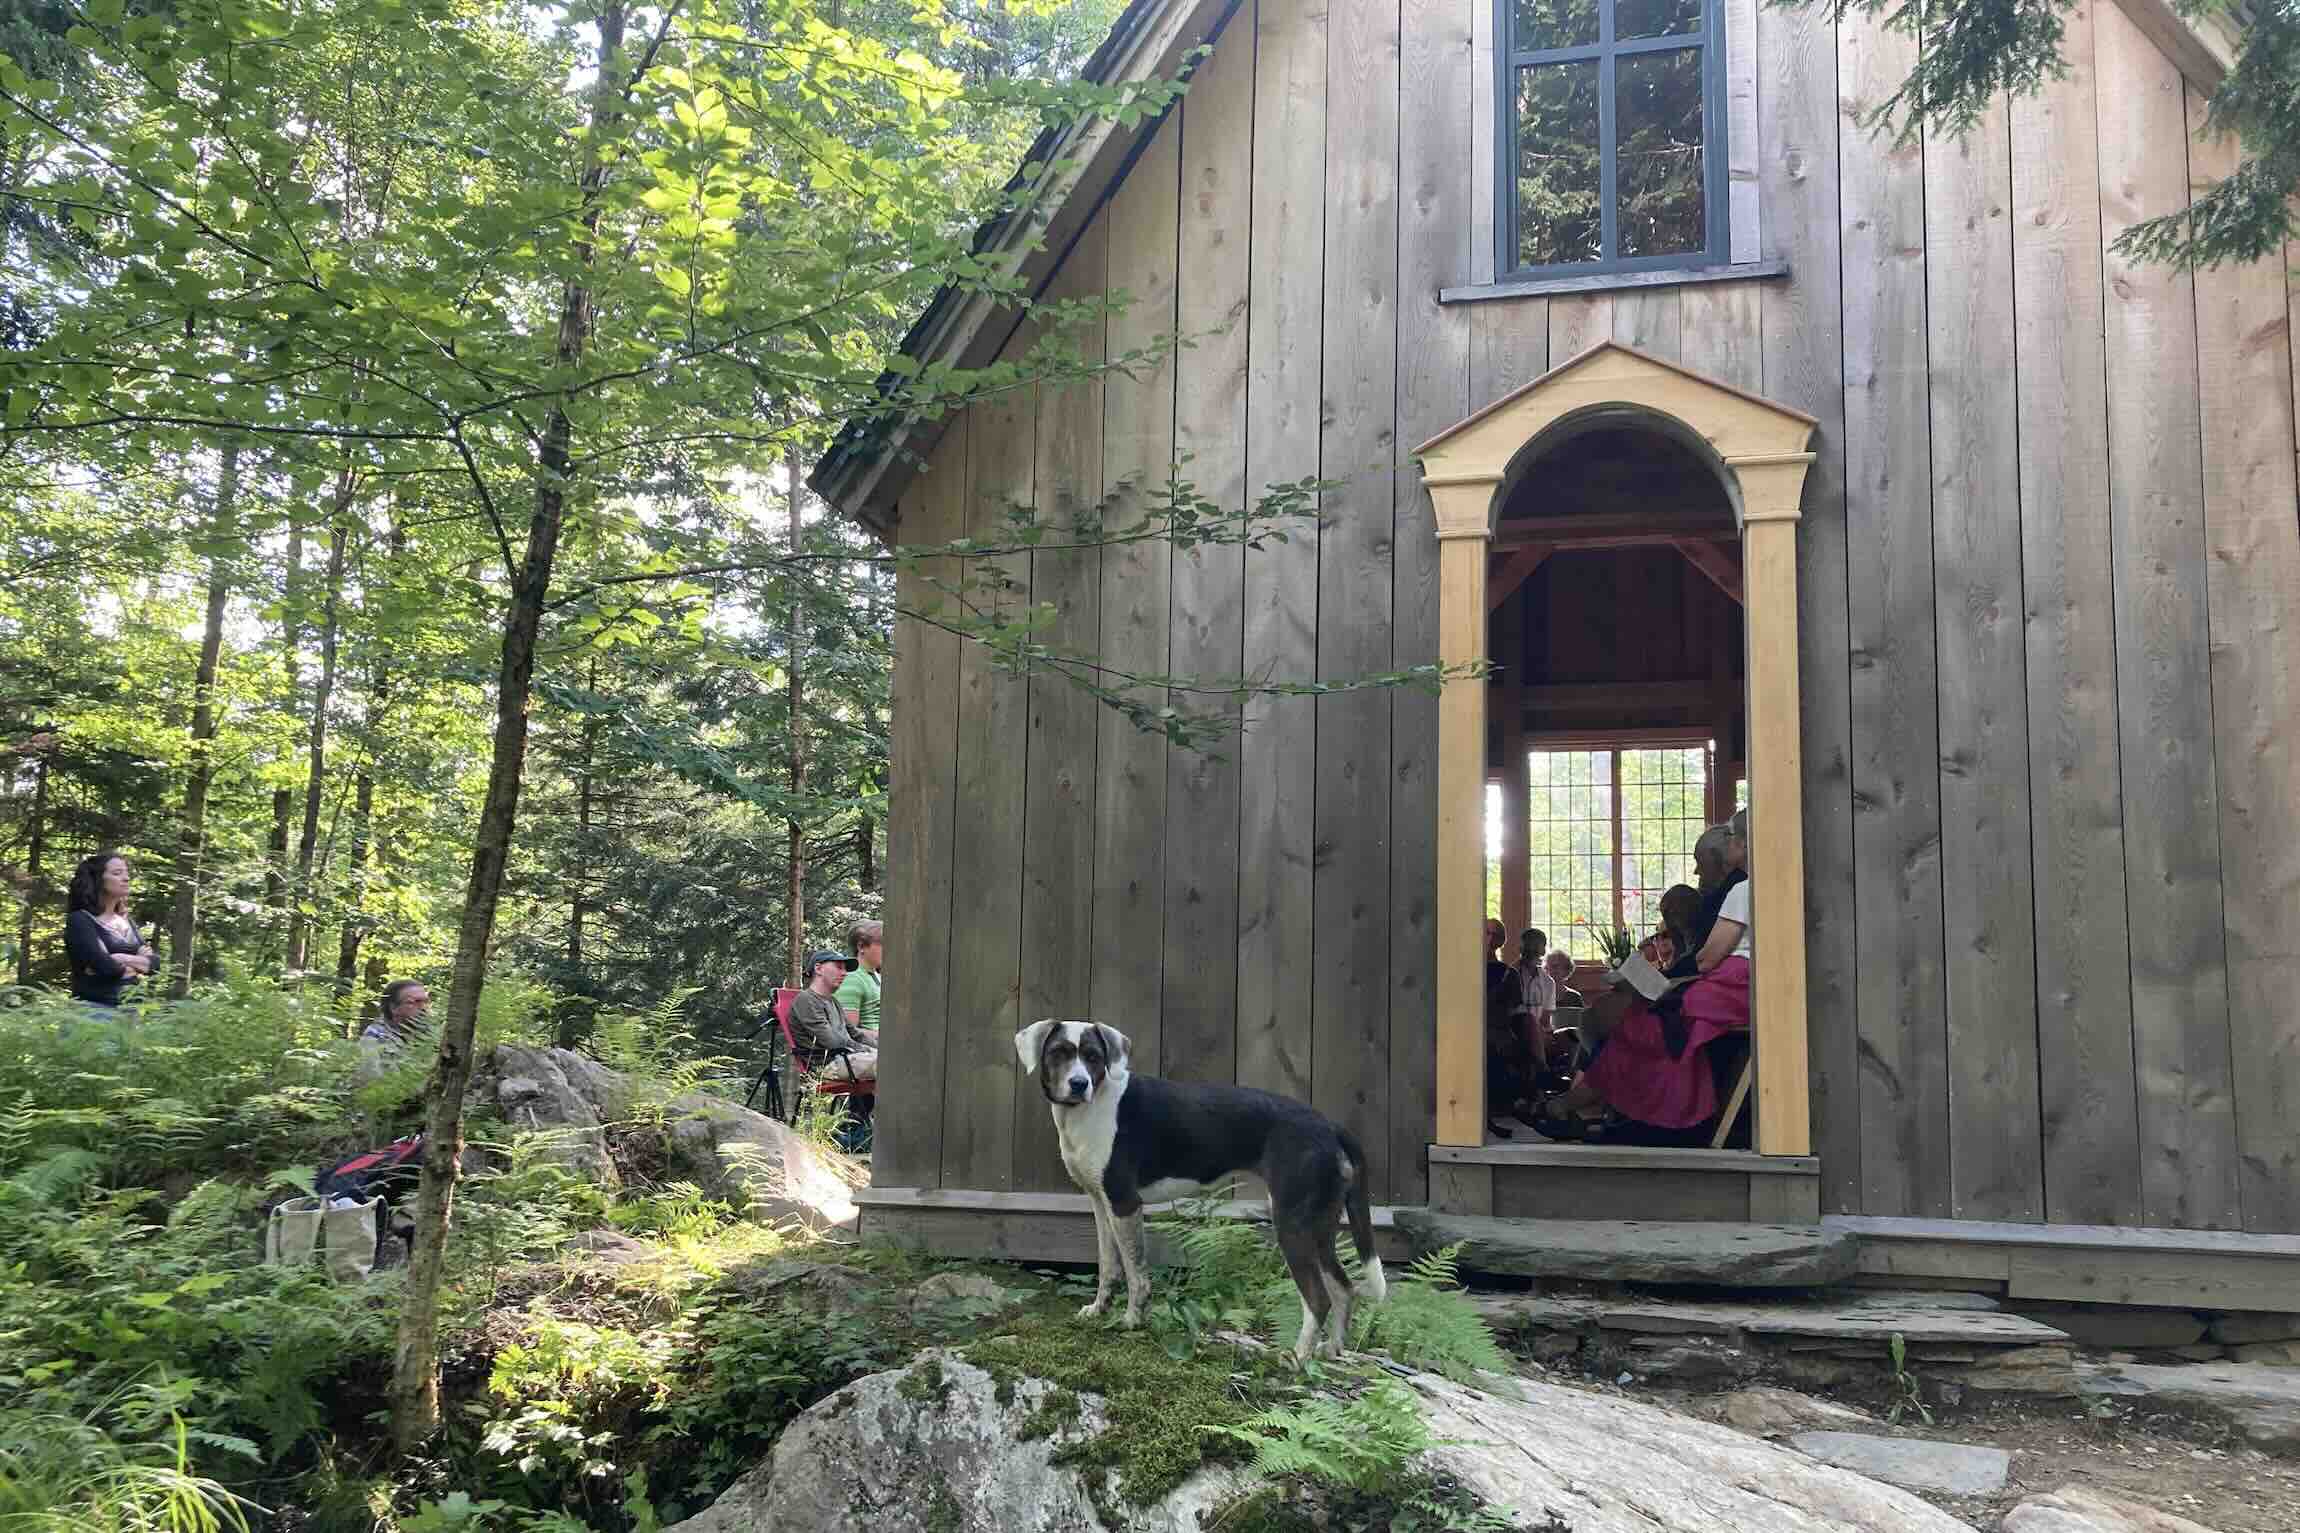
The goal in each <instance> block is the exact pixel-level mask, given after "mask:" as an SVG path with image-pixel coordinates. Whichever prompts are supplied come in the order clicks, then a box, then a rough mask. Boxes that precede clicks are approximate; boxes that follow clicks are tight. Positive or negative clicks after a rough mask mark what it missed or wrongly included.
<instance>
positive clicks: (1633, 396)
mask: <svg viewBox="0 0 2300 1533" xmlns="http://www.w3.org/2000/svg"><path fill="white" fill-rule="evenodd" d="M1598 423H1615V424H1635V425H1639V426H1643V427H1646V428H1649V429H1655V430H1660V431H1662V432H1664V433H1666V434H1668V435H1669V436H1671V437H1673V438H1675V439H1676V440H1678V441H1679V442H1681V443H1683V444H1684V445H1685V446H1687V447H1689V448H1691V449H1692V450H1693V451H1695V452H1696V453H1697V454H1698V455H1699V456H1700V457H1701V458H1702V459H1703V460H1704V461H1706V462H1707V463H1708V464H1709V465H1710V466H1711V468H1712V469H1713V470H1714V471H1715V472H1716V474H1717V476H1718V482H1719V484H1720V485H1721V486H1722V487H1723V489H1724V491H1725V494H1726V498H1727V499H1728V500H1729V501H1730V502H1731V503H1732V506H1733V515H1734V520H1735V523H1736V524H1737V525H1738V526H1739V528H1740V531H1741V545H1742V546H1741V576H1742V590H1743V592H1744V593H1745V595H1746V598H1747V599H1746V601H1745V602H1744V605H1743V612H1744V614H1745V620H1744V623H1743V632H1744V641H1743V642H1744V644H1745V645H1746V649H1747V658H1746V666H1745V674H1746V677H1747V682H1746V684H1747V688H1748V694H1747V696H1748V704H1747V712H1746V733H1747V737H1748V740H1749V762H1748V766H1749V801H1750V806H1751V809H1752V813H1751V815H1750V823H1749V838H1750V847H1749V853H1750V868H1751V887H1750V893H1751V897H1752V899H1753V901H1754V904H1755V911H1754V914H1755V916H1756V926H1757V929H1758V931H1759V932H1760V933H1762V936H1761V937H1760V939H1759V941H1760V943H1761V945H1762V947H1763V949H1764V956H1763V960H1762V961H1761V962H1759V963H1758V964H1757V965H1756V980H1755V991H1756V993H1755V996H1754V1008H1755V1009H1754V1023H1753V1027H1754V1033H1755V1037H1754V1043H1755V1047H1756V1053H1757V1057H1758V1059H1759V1060H1760V1061H1761V1062H1762V1067H1761V1068H1760V1069H1759V1071H1758V1076H1757V1131H1756V1146H1757V1149H1758V1151H1759V1152H1760V1153H1762V1154H1766V1155H1805V1154H1809V1153H1811V1149H1812V1103H1811V1101H1810V1100H1809V1097H1808V1087H1807V1067H1806V1016H1805V832H1804V815H1803V812H1802V808H1801V803H1802V798H1801V793H1800V789H1799V780H1800V777H1801V775H1802V763H1801V760H1800V745H1799V742H1800V738H1801V737H1800V734H1799V718H1798V714H1799V705H1798V676H1797V522H1798V520H1799V517H1800V515H1801V512H1800V505H1801V502H1802V500H1803V497H1804V488H1805V472H1806V470H1807V468H1809V467H1810V466H1811V464H1812V462H1813V454H1812V452H1811V451H1810V444H1811V441H1812V436H1813V432H1814V429H1815V427H1816V424H1817V423H1816V422H1815V421H1814V419H1813V417H1811V416H1809V415H1806V414H1804V413H1803V412H1801V411H1797V410H1792V409H1789V408H1787V407H1786V406H1783V405H1778V404H1775V403H1773V402H1772V401H1770V400H1767V399H1762V398H1760V397H1758V396H1757V395H1754V394H1750V393H1747V392H1745V391H1743V390H1741V389H1737V388H1734V387H1732V386H1731V385H1730V384H1726V383H1721V382H1719V381H1717V380H1716V379H1714V378H1710V377H1706V376H1704V375H1702V374H1700V373H1697V372H1693V371H1691V370H1689V369H1687V368H1683V367H1679V366H1677V365H1676V364H1674V363H1671V362H1664V361H1662V360H1661V359H1660V358H1658V357H1652V356H1648V355H1646V354H1645V353H1643V352H1641V351H1636V350H1634V349H1632V348H1630V347H1627V346H1623V345H1620V344H1619V343H1617V342H1613V341H1603V342H1600V343H1599V344H1598V345H1596V346H1594V347H1592V348H1590V349H1589V350H1588V351H1585V352H1583V353H1582V354H1581V355H1580V356H1577V357H1575V358H1574V359H1573V360H1572V361H1570V362H1567V363H1565V364H1564V365H1563V366H1561V367H1558V368H1555V369H1553V370H1552V371H1550V372H1549V373H1547V374H1544V375H1543V376H1542V377H1540V378H1537V379H1535V380H1534V381H1533V382H1531V383H1529V384H1527V385H1526V386H1525V387H1523V388H1521V389H1519V390H1517V391H1516V392H1514V393H1512V394H1509V395H1507V396H1505V397H1503V398H1502V399H1500V400H1498V401H1496V402H1495V403H1493V404H1491V405H1489V406H1487V407H1486V408H1485V409H1483V410H1480V411H1479V412H1478V413H1477V414H1475V415H1472V416H1470V417H1469V418H1468V419H1467V420H1464V421H1462V422H1461V423H1460V424H1459V425H1456V426H1453V427H1450V428H1449V429H1447V430H1446V431H1443V432H1441V433H1439V434H1438V435H1437V436H1435V437H1432V438H1431V439H1430V440H1429V441H1427V442H1424V443H1423V444H1422V445H1421V446H1420V447H1419V448H1417V449H1415V454H1414V455H1415V457H1416V458H1417V459H1419V460H1420V463H1421V470H1422V483H1423V485H1424V486H1425V487H1426V488H1427V489H1428V490H1429V494H1430V509H1431V513H1432V515H1433V517H1434V519H1435V520H1436V523H1437V536H1438V551H1439V552H1438V577H1439V584H1438V645H1439V656H1440V658H1441V659H1442V660H1443V661H1444V662H1445V664H1446V665H1447V667H1448V668H1449V670H1450V671H1451V675H1450V676H1449V679H1448V680H1447V681H1446V683H1445V689H1444V692H1443V694H1442V696H1441V697H1440V699H1439V704H1438V846H1437V853H1438V866H1437V876H1438V889H1437V920H1438V932H1437V960H1438V972H1437V1073H1438V1114H1437V1142H1438V1143H1440V1144H1448V1145H1479V1144H1482V1143H1484V1140H1485V1122H1486V1111H1485V997H1484V955H1483V954H1482V952H1481V951H1480V950H1479V948H1478V946H1477V943H1478V942H1479V941H1480V940H1482V937H1483V933H1484V923H1485V781H1486V766H1485V747H1486V734H1485V701H1486V699H1485V694H1486V680H1485V675H1484V671H1485V662H1486V660H1487V655H1486V616H1487V611H1488V602H1487V595H1486V565H1487V555H1488V550H1489V549H1490V547H1491V545H1492V543H1493V537H1494V528H1495V525H1496V523H1497V522H1498V521H1499V518H1500V515H1501V506H1502V502H1503V501H1504V500H1505V499H1506V498H1507V491H1508V489H1509V488H1510V487H1511V485H1512V484H1514V483H1515V482H1516V480H1517V479H1518V478H1519V477H1520V476H1522V475H1523V473H1524V472H1525V471H1526V470H1527V469H1528V468H1529V467H1530V466H1531V465H1532V464H1533V463H1534V461H1535V460H1537V459H1538V458H1540V457H1541V455H1542V454H1543V453H1545V452H1546V451H1548V450H1549V449H1550V448H1551V447H1553V446H1555V445H1557V443H1559V442H1561V441H1563V440H1564V439H1565V438H1566V437H1568V436H1570V435H1572V434H1574V433H1576V432H1578V431H1580V430H1584V429H1588V428H1589V427H1590V426H1591V425H1593V424H1598ZM1771 804H1783V805H1789V806H1792V807H1793V808H1794V809H1795V812H1791V813H1766V812H1765V806H1767V805H1771Z"/></svg>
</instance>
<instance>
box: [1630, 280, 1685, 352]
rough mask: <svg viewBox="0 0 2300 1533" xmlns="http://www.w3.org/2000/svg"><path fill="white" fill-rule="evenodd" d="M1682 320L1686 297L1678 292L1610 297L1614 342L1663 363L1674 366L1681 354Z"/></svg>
mask: <svg viewBox="0 0 2300 1533" xmlns="http://www.w3.org/2000/svg"><path fill="white" fill-rule="evenodd" d="M1684 319H1685V294H1684V293H1683V291H1681V290H1680V289H1678V288H1673V287H1664V288H1653V289H1649V290H1647V291H1645V292H1628V293H1616V294H1614V295H1613V338H1614V339H1615V340H1617V341H1619V342H1620V343H1621V344H1622V345H1624V346H1634V347H1636V348H1637V349H1638V350H1639V351H1642V352H1644V353H1645V354H1646V355H1647V356H1652V357H1659V358H1661V359H1662V360H1663V361H1664V362H1674V361H1676V360H1677V359H1678V357H1679V356H1680V354H1681V347H1680V343H1679V335H1680V329H1681V327H1682V325H1683V323H1684Z"/></svg>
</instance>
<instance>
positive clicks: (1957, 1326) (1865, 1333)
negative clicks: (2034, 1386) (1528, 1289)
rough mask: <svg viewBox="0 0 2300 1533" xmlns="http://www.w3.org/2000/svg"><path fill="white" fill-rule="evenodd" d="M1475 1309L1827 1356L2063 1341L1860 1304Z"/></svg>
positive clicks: (1497, 1318) (1647, 1302)
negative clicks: (1767, 1344)
mask: <svg viewBox="0 0 2300 1533" xmlns="http://www.w3.org/2000/svg"><path fill="white" fill-rule="evenodd" d="M1477 1304H1478V1308H1479V1310H1480V1311H1481V1312H1482V1313H1483V1314H1484V1315H1485V1317H1486V1320H1487V1322H1488V1323H1489V1324H1491V1325H1493V1326H1495V1327H1496V1328H1497V1329H1501V1330H1580V1329H1585V1328H1587V1327H1589V1326H1595V1327H1597V1328H1598V1329H1599V1330H1604V1331H1624V1332H1631V1333H1635V1334H1640V1335H1647V1336H1717V1337H1726V1338H1737V1339H1746V1340H1752V1341H1772V1342H1778V1343H1780V1344H1783V1345H1787V1346H1790V1347H1818V1348H1823V1349H1829V1350H1836V1349H1842V1348H1854V1349H1864V1350H1865V1349H1869V1348H1873V1349H1874V1350H1875V1351H1877V1352H1878V1353H1880V1354H1882V1353H1883V1352H1884V1351H1885V1350H1886V1349H1887V1348H1888V1347H1889V1346H1890V1345H1891V1343H1892V1339H1893V1338H1894V1337H1895V1336H1898V1337H1900V1338H1901V1340H1902V1341H1903V1342H1905V1343H1907V1344H1908V1345H1910V1346H1911V1347H1932V1346H1939V1347H1943V1348H1955V1349H1962V1350H1969V1351H1972V1352H1974V1353H1976V1354H1978V1353H1981V1352H1984V1351H1987V1350H1990V1349H1995V1348H2010V1347H2036V1346H2050V1345H2055V1344H2060V1343H2065V1342H2067V1341H2068V1339H2069V1338H2068V1335H2067V1333H2065V1332H2063V1331H2060V1330H2058V1329H2056V1328H2054V1327H2053V1326H2050V1325H2047V1324H2045V1323H2044V1322H2042V1321H2040V1320H2032V1319H2029V1318H2027V1317H2025V1316H2021V1315H2013V1314H2007V1313H2004V1312H2001V1311H1992V1310H1942V1309H1934V1308H1930V1307H1924V1308H1898V1307H1893V1306H1888V1305H1883V1304H1878V1303H1875V1302H1872V1301H1869V1300H1865V1299H1864V1300H1856V1301H1852V1302H1848V1303H1831V1302H1820V1303H1814V1302H1802V1301H1793V1300H1790V1301H1784V1302H1781V1303H1778V1304H1766V1303H1762V1302H1752V1303H1745V1304H1718V1303H1708V1302H1699V1301H1689V1302H1685V1303H1672V1302H1668V1301H1664V1300H1654V1299H1621V1300H1607V1299H1597V1298H1584V1297H1578V1296H1563V1295H1560V1296H1551V1295H1544V1294H1523V1295H1520V1294H1488V1295H1484V1296H1481V1297H1480V1298H1479V1299H1478V1301H1477ZM1934 1355H1936V1356H1937V1355H1938V1354H1934Z"/></svg>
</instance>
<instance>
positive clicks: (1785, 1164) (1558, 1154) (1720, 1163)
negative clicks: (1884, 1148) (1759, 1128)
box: [1429, 1143, 1821, 1176]
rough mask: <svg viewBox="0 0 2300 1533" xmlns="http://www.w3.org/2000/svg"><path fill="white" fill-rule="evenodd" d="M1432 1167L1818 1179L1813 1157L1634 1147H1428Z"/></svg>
mask: <svg viewBox="0 0 2300 1533" xmlns="http://www.w3.org/2000/svg"><path fill="white" fill-rule="evenodd" d="M1429 1155H1430V1161H1431V1163H1432V1164H1437V1163H1440V1162H1443V1163H1449V1164H1454V1165H1490V1166H1565V1167H1569V1168H1573V1169H1577V1170H1585V1171H1586V1170H1594V1169H1597V1168H1600V1167H1603V1168H1607V1169H1612V1170H1621V1171H1715V1172H1719V1173H1724V1174H1733V1175H1741V1176H1819V1175H1820V1174H1821V1161H1820V1157H1818V1156H1815V1155H1759V1154H1758V1153H1757V1152H1756V1151H1754V1150H1674V1149H1661V1148H1646V1147H1643V1146H1639V1145H1595V1144H1547V1143H1545V1144H1481V1145H1467V1144H1433V1145H1431V1146H1430V1150H1429Z"/></svg>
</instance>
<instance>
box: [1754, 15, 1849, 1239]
mask: <svg viewBox="0 0 2300 1533" xmlns="http://www.w3.org/2000/svg"><path fill="white" fill-rule="evenodd" d="M1756 35H1757V50H1756V52H1757V69H1758V106H1759V115H1758V165H1759V170H1760V172H1761V174H1760V178H1759V185H1760V199H1761V203H1762V207H1763V219H1764V229H1765V237H1766V240H1767V242H1768V248H1767V249H1766V252H1765V253H1766V254H1769V255H1778V256H1782V257H1785V258H1787V259H1788V261H1789V262H1790V264H1791V267H1792V268H1793V270H1794V271H1795V273H1796V276H1795V280H1794V281H1791V282H1788V283H1785V284H1779V285H1774V284H1767V285H1766V286H1765V287H1764V288H1763V290H1762V297H1761V303H1762V309H1763V314H1762V331H1763V345H1764V392H1765V395H1766V397H1767V398H1770V399H1777V400H1779V401H1780V402H1781V403H1783V404H1786V405H1794V406H1795V407H1796V408H1798V409H1800V410H1803V411H1805V412H1807V413H1808V414H1810V415H1813V416H1814V417H1816V418H1817V419H1818V420H1819V421H1820V423H1821V425H1820V430H1819V431H1818V432H1817V433H1816V434H1815V438H1814V442H1813V450H1814V452H1815V454H1816V456H1815V458H1814V461H1813V466H1812V468H1811V469H1810V470H1809V471H1808V472H1807V473H1806V475H1805V507H1804V511H1805V516H1804V520H1803V521H1802V522H1800V523H1799V524H1798V526H1797V666H1798V675H1799V682H1800V693H1799V708H1800V714H1799V717H1800V720H1801V725H1800V733H1801V735H1802V739H1801V740H1800V741H1799V742H1798V746H1799V760H1800V768H1801V773H1802V776H1801V779H1800V780H1801V781H1802V783H1803V786H1804V792H1803V795H1802V796H1803V799H1804V812H1805V974H1806V991H1805V994H1806V1007H1807V1013H1808V1023H1807V1028H1806V1036H1807V1041H1808V1055H1809V1057H1808V1060H1807V1067H1808V1069H1809V1070H1810V1072H1811V1076H1812V1093H1813V1130H1814V1148H1815V1150H1816V1151H1817V1152H1818V1153H1819V1155H1820V1157H1821V1181H1822V1195H1821V1206H1822V1208H1823V1209H1825V1210H1828V1211H1831V1212H1842V1211H1846V1210H1851V1209H1857V1208H1859V1207H1860V1206H1861V1201H1860V1199H1861V1133H1860V1111H1861V1104H1860V1054H1859V1038H1858V1036H1857V1035H1856V1034H1855V1032H1854V1030H1853V1011H1854V993H1853V992H1854V954H1853V929H1854V919H1855V918H1854V909H1853V877H1852V868H1853V849H1852V839H1853V822H1852V780H1851V764H1850V763H1851V745H1850V732H1851V717H1850V712H1851V710H1850V700H1849V690H1850V671H1849V666H1848V656H1849V655H1850V654H1851V640H1850V637H1849V619H1848V616H1847V612H1846V601H1847V596H1846V576H1845V554H1846V549H1845V459H1844V421H1845V396H1844V355H1843V351H1842V349H1841V338H1842V335H1843V328H1842V327H1843V315H1842V312H1841V310H1840V296H1841V294H1840V286H1839V282H1838V271H1839V265H1838V253H1839V233H1838V210H1837V194H1838V164H1837V114H1838V110H1839V107H1840V101H1839V98H1838V94H1837V43H1836V28H1835V26H1834V25H1833V24H1832V23H1831V22H1830V21H1829V20H1828V18H1827V16H1826V14H1825V13H1823V12H1821V11H1820V10H1818V9H1816V8H1814V7H1811V6H1797V7H1793V8H1792V7H1787V6H1774V5H1760V6H1758V7H1757V34H1756Z"/></svg>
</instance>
